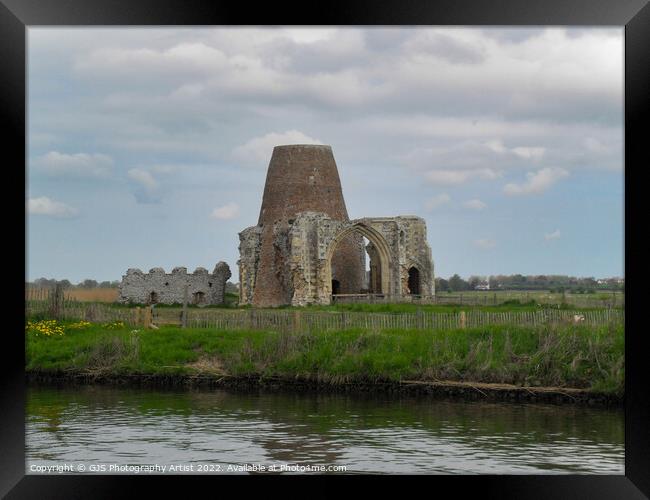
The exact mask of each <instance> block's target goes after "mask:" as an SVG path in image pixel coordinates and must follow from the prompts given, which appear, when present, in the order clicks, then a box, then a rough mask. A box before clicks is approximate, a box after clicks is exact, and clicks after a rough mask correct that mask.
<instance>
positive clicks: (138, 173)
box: [127, 168, 158, 191]
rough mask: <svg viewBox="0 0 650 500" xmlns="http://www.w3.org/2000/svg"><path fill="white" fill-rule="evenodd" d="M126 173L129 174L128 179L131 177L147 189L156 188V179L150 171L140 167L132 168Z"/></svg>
mask: <svg viewBox="0 0 650 500" xmlns="http://www.w3.org/2000/svg"><path fill="white" fill-rule="evenodd" d="M127 175H128V176H129V179H133V180H134V181H135V182H137V183H138V184H140V185H141V186H142V187H143V188H145V189H147V190H150V191H152V190H154V189H157V188H158V181H157V180H156V179H154V176H153V175H151V172H148V171H147V170H143V169H141V168H132V169H131V170H129V171H128V173H127Z"/></svg>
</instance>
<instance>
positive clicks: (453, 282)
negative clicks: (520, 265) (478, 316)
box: [435, 274, 625, 293]
mask: <svg viewBox="0 0 650 500" xmlns="http://www.w3.org/2000/svg"><path fill="white" fill-rule="evenodd" d="M435 284H436V291H438V292H446V291H449V292H463V291H469V290H475V289H476V287H477V286H479V285H486V284H487V285H489V287H490V290H550V291H552V292H558V293H562V292H565V291H566V292H573V293H590V292H595V291H597V290H610V291H615V290H623V289H624V287H625V283H624V282H623V280H621V279H619V278H605V279H601V280H597V279H595V278H593V277H588V278H577V277H575V276H566V275H555V274H553V275H543V274H541V275H527V276H524V275H522V274H512V275H502V274H499V275H496V276H470V277H469V279H467V280H464V279H463V278H461V277H460V276H459V275H458V274H454V275H453V276H452V277H450V278H449V279H444V278H436V279H435Z"/></svg>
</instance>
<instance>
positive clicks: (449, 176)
mask: <svg viewBox="0 0 650 500" xmlns="http://www.w3.org/2000/svg"><path fill="white" fill-rule="evenodd" d="M424 176H425V178H426V179H427V180H428V181H429V182H430V183H431V184H442V185H454V184H463V183H465V182H467V181H469V180H470V179H474V178H477V179H485V180H492V179H496V178H497V177H499V176H500V173H499V172H497V171H495V170H493V169H491V168H477V169H467V170H448V169H437V170H429V171H428V172H426V173H425V175H424Z"/></svg>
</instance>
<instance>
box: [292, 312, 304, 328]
mask: <svg viewBox="0 0 650 500" xmlns="http://www.w3.org/2000/svg"><path fill="white" fill-rule="evenodd" d="M301 328H302V317H301V314H300V310H298V309H297V310H296V311H294V313H293V332H294V333H300V330H301Z"/></svg>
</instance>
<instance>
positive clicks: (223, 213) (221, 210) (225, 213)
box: [210, 202, 239, 220]
mask: <svg viewBox="0 0 650 500" xmlns="http://www.w3.org/2000/svg"><path fill="white" fill-rule="evenodd" d="M238 215H239V205H237V203H233V202H231V203H228V204H227V205H224V206H222V207H217V208H215V209H214V210H213V211H212V213H211V214H210V217H212V218H213V219H219V220H228V219H234V218H235V217H237V216H238Z"/></svg>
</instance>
